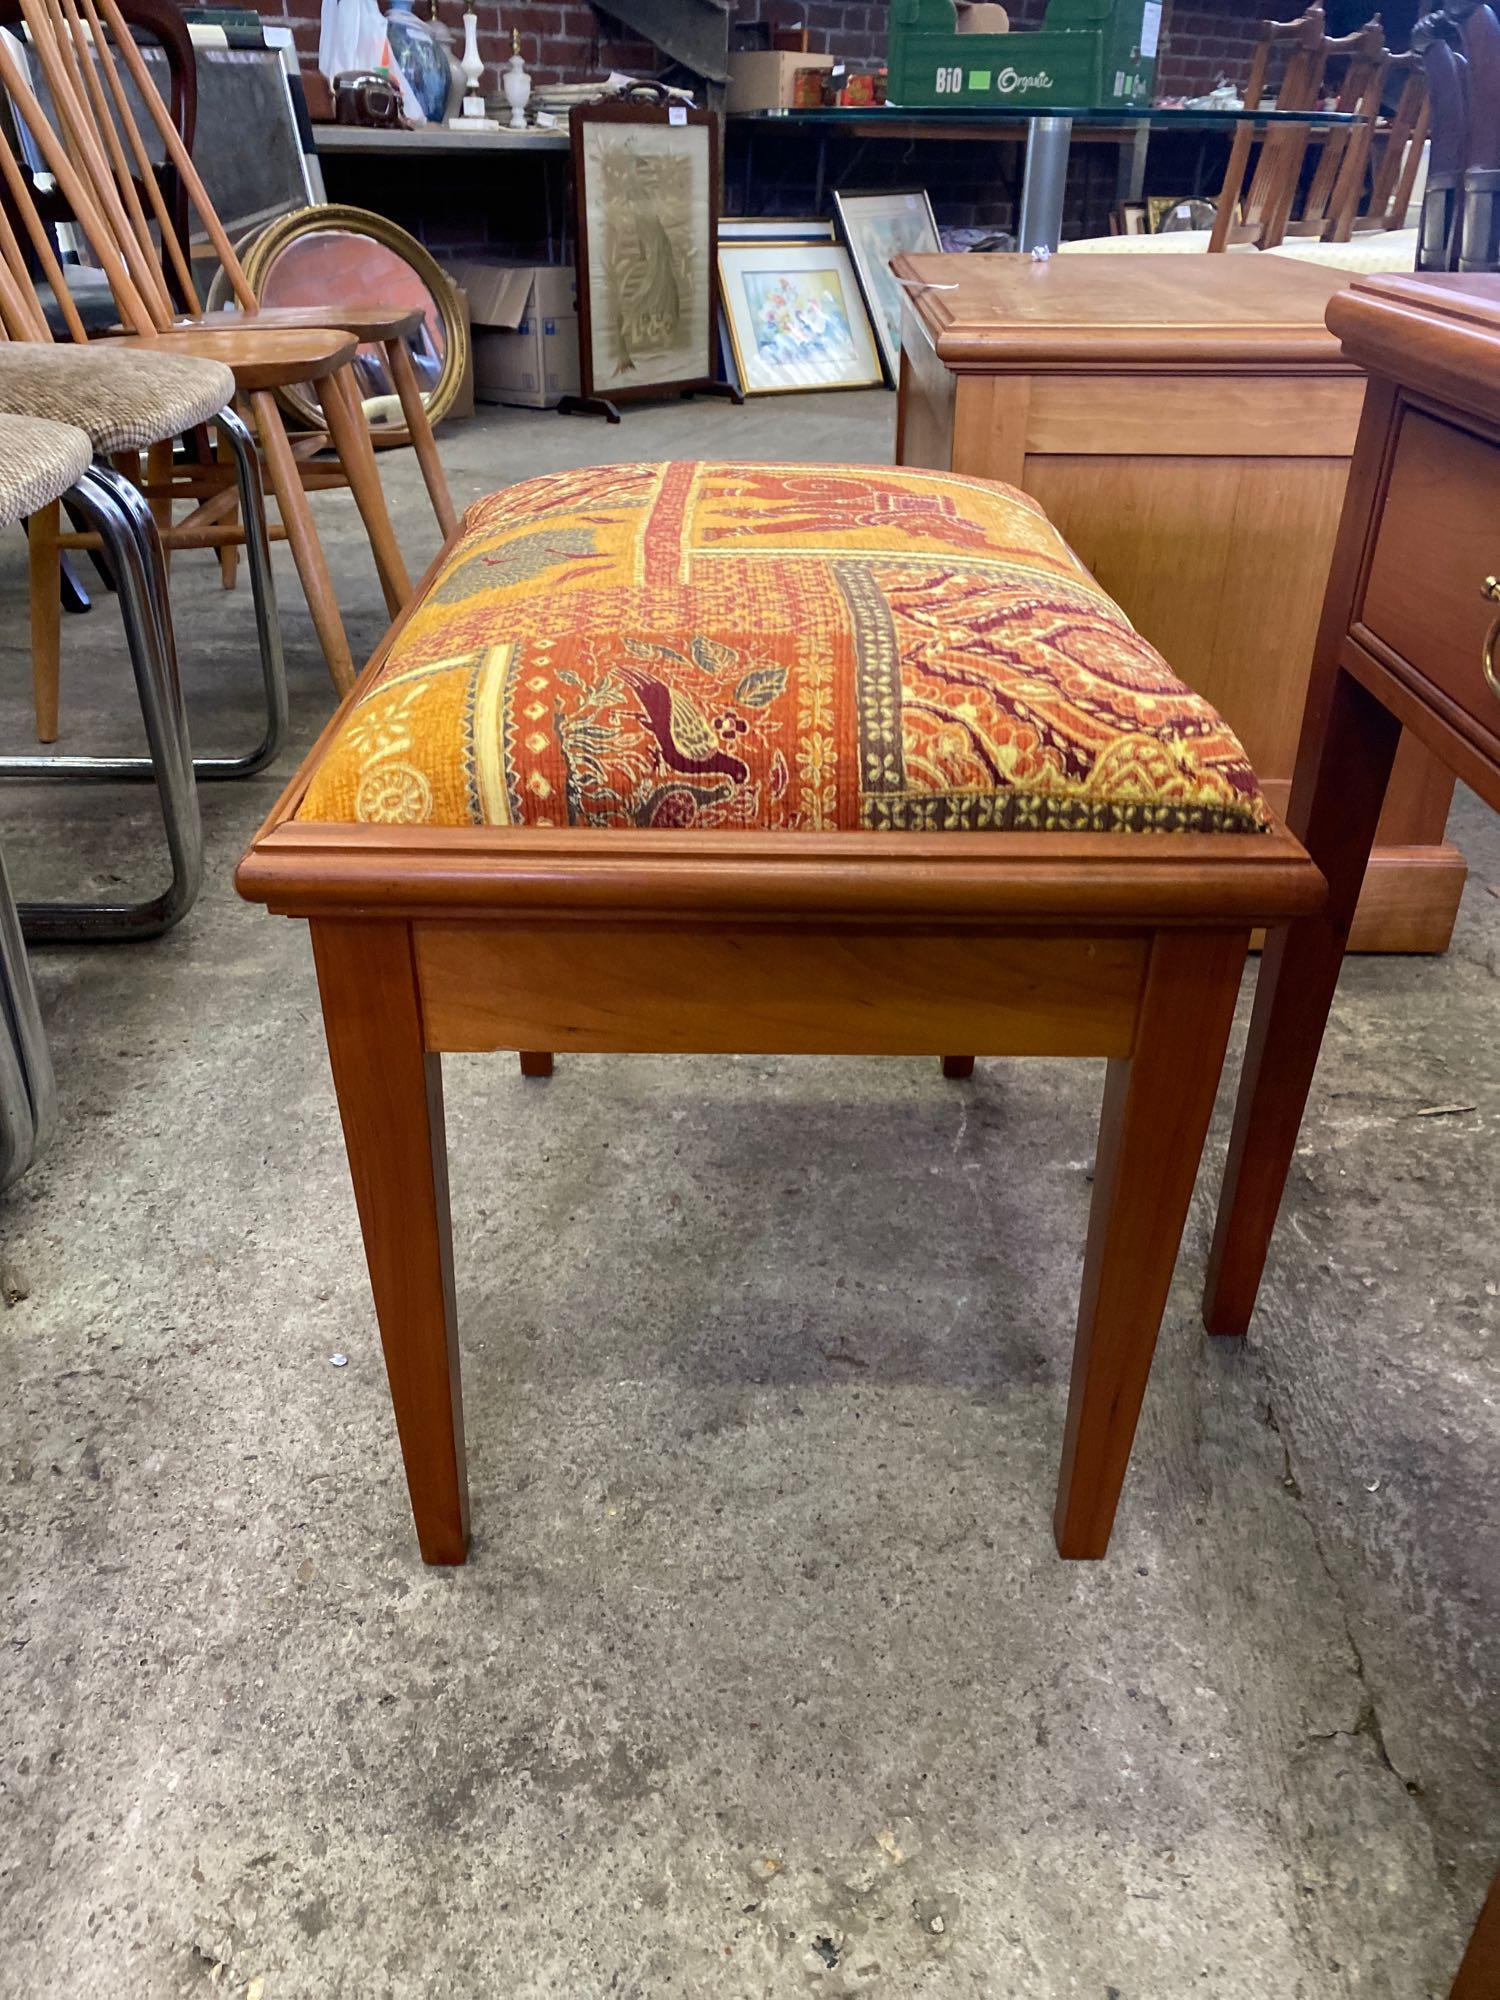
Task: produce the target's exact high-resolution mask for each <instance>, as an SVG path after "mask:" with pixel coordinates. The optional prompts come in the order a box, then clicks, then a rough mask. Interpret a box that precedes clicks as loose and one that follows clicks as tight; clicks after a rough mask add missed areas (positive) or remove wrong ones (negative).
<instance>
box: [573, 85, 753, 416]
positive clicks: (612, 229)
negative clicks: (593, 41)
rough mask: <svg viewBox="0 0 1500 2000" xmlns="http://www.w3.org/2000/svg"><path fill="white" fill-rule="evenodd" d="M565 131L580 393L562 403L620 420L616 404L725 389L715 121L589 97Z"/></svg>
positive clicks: (707, 115) (703, 114) (698, 114)
mask: <svg viewBox="0 0 1500 2000" xmlns="http://www.w3.org/2000/svg"><path fill="white" fill-rule="evenodd" d="M569 130H570V134H571V139H572V148H573V190H574V201H575V204H576V221H577V226H576V230H575V239H574V240H575V242H576V244H577V268H578V352H579V373H580V376H581V380H582V391H583V393H582V395H581V396H577V397H572V396H566V397H564V398H563V401H562V404H561V407H562V408H563V409H565V410H566V409H580V408H581V409H588V410H597V411H600V412H602V413H603V414H604V415H606V416H608V417H609V418H610V419H611V420H612V421H617V420H618V416H619V412H618V411H617V410H616V409H615V407H614V405H615V404H616V403H620V402H626V401H630V400H632V399H636V398H641V397H646V396H666V395H673V394H675V393H677V392H679V391H683V390H701V391H705V392H708V393H712V392H713V391H714V390H715V389H716V388H717V390H718V392H719V393H720V394H722V393H724V385H723V384H722V383H718V384H716V383H715V380H714V346H715V341H716V339H717V336H718V311H717V298H716V290H715V285H716V279H715V265H714V252H715V238H716V222H717V201H718V192H717V191H718V186H719V121H718V119H717V118H716V117H715V116H714V114H713V113H712V112H710V111H687V110H684V109H683V108H682V107H681V106H673V107H671V108H670V109H666V108H658V107H655V106H642V105H634V104H589V105H577V106H575V107H574V109H573V111H572V113H571V114H570V117H569Z"/></svg>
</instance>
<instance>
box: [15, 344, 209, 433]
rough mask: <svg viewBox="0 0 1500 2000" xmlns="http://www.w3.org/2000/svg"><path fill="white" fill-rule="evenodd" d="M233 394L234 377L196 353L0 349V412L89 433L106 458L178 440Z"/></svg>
mask: <svg viewBox="0 0 1500 2000" xmlns="http://www.w3.org/2000/svg"><path fill="white" fill-rule="evenodd" d="M233 397H234V376H233V374H232V373H231V372H230V370H229V369H228V368H226V367H224V366H223V364H222V363H221V362H218V361H205V360H200V359H198V358H197V357H196V356H193V355H170V354H157V353H131V352H129V351H128V350H126V349H125V348H120V347H114V346H112V345H111V344H110V343H109V342H108V341H101V342H100V343H99V344H98V345H96V346H90V347H67V346H61V345H59V346H47V345H44V344H38V343H33V342H23V341H12V342H10V343H8V344H7V345H5V346H0V410H8V411H10V412H11V414H12V415H14V416H31V417H51V418H53V419H55V420H56V421H58V422H60V423H70V424H76V425H77V426H78V428H79V429H80V430H84V431H87V432H88V434H89V437H90V439H91V440H92V442H93V446H94V450H95V451H96V452H98V453H99V454H100V455H101V456H106V457H107V456H108V455H109V453H110V452H115V451H140V450H143V449H144V448H145V447H146V446H147V445H153V444H160V443H161V442H162V441H163V440H164V439H166V438H174V437H180V436H181V435H182V433H183V432H184V431H190V430H192V429H193V428H194V426H195V425H197V424H202V423H207V421H208V420H209V418H210V417H213V416H215V415H217V413H218V412H219V411H220V410H222V409H223V408H224V406H225V405H226V404H227V403H229V402H231V401H232V400H233Z"/></svg>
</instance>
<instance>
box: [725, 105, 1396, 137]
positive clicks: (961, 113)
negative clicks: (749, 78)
mask: <svg viewBox="0 0 1500 2000" xmlns="http://www.w3.org/2000/svg"><path fill="white" fill-rule="evenodd" d="M729 115H730V117H731V118H733V119H735V120H737V121H743V122H745V123H749V124H761V123H763V124H779V125H852V124H856V123H864V124H871V123H874V124H880V123H890V124H893V125H894V124H898V123H899V124H910V123H912V122H914V121H915V122H918V123H920V124H924V125H1016V124H1024V123H1025V122H1026V121H1027V120H1029V119H1032V118H1069V119H1071V120H1072V121H1073V123H1074V124H1075V125H1115V126H1119V125H1150V126H1152V127H1153V128H1154V127H1162V128H1164V129H1169V130H1175V131H1179V132H1216V131H1222V130H1224V129H1225V128H1226V127H1228V126H1232V125H1241V124H1244V123H1246V122H1247V121H1253V122H1254V123H1255V124H1257V125H1278V124H1279V125H1318V126H1325V125H1356V124H1358V123H1359V114H1358V113H1357V112H1351V111H1202V110H1191V109H1189V108H1188V107H1187V106H1185V105H1171V106H1168V105H1154V104H1117V105H1114V106H1113V107H1112V108H1110V109H1108V110H1101V109H1100V108H1099V106H1097V105H1078V104H1036V105H1031V106H1030V107H1028V106H1025V105H1015V106H1000V105H996V106H995V107H994V108H990V107H989V106H986V105H972V104H963V105H960V104H952V105H948V104H943V105H935V104H932V105H929V104H910V105H903V104H864V105H858V104H840V105H833V106H829V105H818V106H816V107H813V108H810V109H806V110H804V109H801V108H798V107H792V108H785V109H782V110H771V111H732V112H731V113H730V114H729Z"/></svg>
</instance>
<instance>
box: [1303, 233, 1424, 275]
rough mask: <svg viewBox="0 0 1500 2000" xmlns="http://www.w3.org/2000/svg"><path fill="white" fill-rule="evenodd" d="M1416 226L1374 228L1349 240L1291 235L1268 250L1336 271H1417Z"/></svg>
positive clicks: (1417, 234) (1367, 272) (1368, 272)
mask: <svg viewBox="0 0 1500 2000" xmlns="http://www.w3.org/2000/svg"><path fill="white" fill-rule="evenodd" d="M1418 236H1419V231H1417V230H1415V229H1371V230H1368V231H1366V233H1365V234H1363V235H1361V236H1351V237H1350V239H1349V241H1348V242H1347V243H1320V242H1319V241H1318V240H1317V239H1316V238H1315V237H1307V236H1291V237H1288V238H1287V239H1286V241H1285V242H1283V243H1278V244H1277V245H1276V248H1275V249H1274V250H1268V251H1267V252H1266V255H1267V256H1268V257H1295V258H1296V259H1297V261H1298V262H1299V263H1302V264H1326V265H1327V266H1328V267H1329V269H1330V270H1334V271H1361V272H1364V273H1366V274H1370V273H1374V272H1379V271H1414V270H1415V269H1416V268H1417V240H1418Z"/></svg>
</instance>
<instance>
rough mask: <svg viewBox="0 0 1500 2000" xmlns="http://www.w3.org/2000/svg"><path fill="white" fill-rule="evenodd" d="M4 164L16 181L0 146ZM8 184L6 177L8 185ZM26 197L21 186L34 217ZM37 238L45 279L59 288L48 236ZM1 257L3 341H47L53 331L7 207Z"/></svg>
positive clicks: (0, 210) (0, 231)
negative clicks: (48, 264)
mask: <svg viewBox="0 0 1500 2000" xmlns="http://www.w3.org/2000/svg"><path fill="white" fill-rule="evenodd" d="M7 162H8V163H9V165H10V168H11V170H12V172H14V173H15V174H16V176H17V178H18V179H19V177H20V174H19V169H18V168H17V167H16V164H15V161H14V160H13V159H11V153H10V148H9V147H8V146H6V145H4V144H0V166H3V165H4V164H5V163H7ZM8 180H9V177H8V176H7V183H8ZM25 195H26V190H25V187H24V185H23V186H22V188H21V190H20V200H21V201H22V202H24V203H25V213H26V214H29V215H31V216H33V217H34V216H35V215H36V211H35V209H34V208H32V207H31V205H30V203H29V202H26V201H25ZM39 234H40V236H41V241H42V243H43V244H45V245H46V259H50V261H51V270H49V271H48V279H49V281H50V282H52V283H54V284H60V283H61V281H62V271H61V268H60V267H59V265H58V263H57V260H56V258H55V257H54V256H53V253H52V245H51V243H50V241H49V240H48V237H47V233H46V231H45V230H40V231H39ZM33 240H34V239H33ZM0 253H3V255H4V259H5V285H4V288H3V291H0V322H3V324H4V328H5V337H6V339H7V340H37V341H50V340H51V338H52V329H51V327H50V326H48V324H47V315H46V314H45V313H44V312H43V311H42V303H41V300H40V299H39V298H38V297H37V295H36V292H35V290H34V289H33V286H32V278H31V271H30V269H29V267H28V265H27V262H26V255H25V252H24V251H23V250H22V248H21V242H20V238H19V237H18V236H17V235H16V232H15V229H14V227H13V225H12V223H11V219H10V204H8V203H0ZM44 268H46V260H44ZM53 272H56V278H55V279H54V278H53V276H52V273H53ZM60 296H61V297H64V298H67V296H68V295H67V293H66V291H63V292H62V293H61V294H60ZM68 303H69V305H72V300H71V299H69V300H68Z"/></svg>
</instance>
